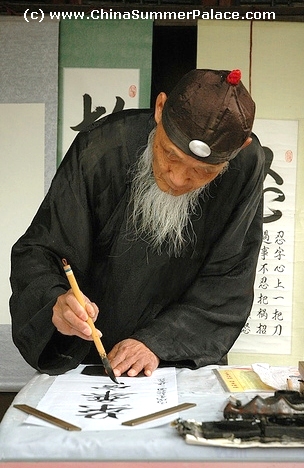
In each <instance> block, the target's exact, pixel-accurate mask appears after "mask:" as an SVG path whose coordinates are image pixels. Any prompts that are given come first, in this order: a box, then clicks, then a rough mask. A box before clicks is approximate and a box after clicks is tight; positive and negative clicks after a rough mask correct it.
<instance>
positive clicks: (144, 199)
mask: <svg viewBox="0 0 304 468" xmlns="http://www.w3.org/2000/svg"><path fill="white" fill-rule="evenodd" d="M154 133H155V131H153V132H151V134H150V137H149V141H148V146H147V148H146V149H145V151H144V152H143V154H142V156H141V157H140V158H139V161H138V164H137V167H136V173H135V177H134V179H133V181H132V186H131V200H130V203H131V206H132V204H133V208H132V212H131V215H130V219H129V223H131V226H132V228H133V229H132V231H133V232H134V233H135V237H136V238H142V239H144V240H145V241H146V242H148V243H149V244H150V245H151V247H152V249H153V250H154V251H156V252H157V253H160V252H161V251H162V250H163V249H165V251H166V252H167V253H168V254H169V255H170V256H173V255H174V256H175V257H179V256H180V255H181V253H182V251H183V249H184V248H185V246H186V245H188V244H189V243H191V242H192V243H194V242H195V234H194V232H193V230H192V223H191V220H190V217H191V215H192V214H194V213H195V212H196V210H197V208H198V207H199V204H198V200H199V198H198V197H199V194H200V193H201V192H202V190H204V189H206V186H205V187H201V188H199V189H196V190H194V191H192V192H189V193H186V194H184V195H179V196H174V195H170V194H169V193H166V192H163V191H162V190H160V189H159V188H158V185H157V183H156V182H155V178H154V175H153V170H152V159H153V152H152V145H153V138H154ZM129 227H130V226H129Z"/></svg>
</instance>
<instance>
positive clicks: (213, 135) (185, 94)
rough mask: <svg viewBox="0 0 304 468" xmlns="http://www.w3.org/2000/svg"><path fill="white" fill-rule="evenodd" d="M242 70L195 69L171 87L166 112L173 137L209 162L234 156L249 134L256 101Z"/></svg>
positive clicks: (165, 119)
mask: <svg viewBox="0 0 304 468" xmlns="http://www.w3.org/2000/svg"><path fill="white" fill-rule="evenodd" d="M240 79H241V72H240V70H233V71H228V70H192V71H190V72H189V73H187V74H186V75H185V76H184V77H183V78H182V79H181V80H180V81H179V83H178V84H177V85H176V87H175V88H174V89H173V91H171V93H170V94H169V96H168V99H167V100H166V102H165V104H164V108H163V112H162V124H163V127H164V130H165V132H166V134H167V136H168V137H169V139H170V140H171V141H172V142H173V143H174V144H175V145H176V146H177V147H178V148H180V149H181V150H182V151H183V152H184V153H186V154H188V155H190V156H192V157H194V158H196V159H198V160H200V161H204V162H206V163H208V164H220V163H222V162H225V161H229V160H230V159H232V158H234V157H235V156H236V155H237V153H238V152H239V150H240V149H241V147H242V145H243V144H244V143H245V141H246V140H247V138H248V137H249V135H250V133H251V129H252V125H253V121H254V114H255V104H254V102H253V100H252V98H251V96H250V94H249V93H248V91H247V89H246V88H245V86H244V85H243V83H242V82H241V81H240Z"/></svg>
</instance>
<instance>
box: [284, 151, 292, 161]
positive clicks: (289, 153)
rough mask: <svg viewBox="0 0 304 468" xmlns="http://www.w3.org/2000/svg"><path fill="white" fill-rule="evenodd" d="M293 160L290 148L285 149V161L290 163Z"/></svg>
mask: <svg viewBox="0 0 304 468" xmlns="http://www.w3.org/2000/svg"><path fill="white" fill-rule="evenodd" d="M292 160H293V152H292V151H291V150H287V151H286V152H285V161H286V162H288V163H290V162H291V161H292Z"/></svg>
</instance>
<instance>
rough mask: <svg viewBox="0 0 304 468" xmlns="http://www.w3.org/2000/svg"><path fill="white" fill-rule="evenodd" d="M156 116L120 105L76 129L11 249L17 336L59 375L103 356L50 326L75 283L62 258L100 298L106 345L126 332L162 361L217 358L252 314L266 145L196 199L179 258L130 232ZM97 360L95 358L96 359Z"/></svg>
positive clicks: (29, 353) (196, 363)
mask: <svg viewBox="0 0 304 468" xmlns="http://www.w3.org/2000/svg"><path fill="white" fill-rule="evenodd" d="M154 126H155V122H154V118H153V114H152V113H151V110H146V111H138V110H130V111H123V112H120V113H117V114H112V115H110V116H108V117H105V118H104V119H102V120H101V121H99V122H97V123H96V124H95V125H93V126H92V127H91V128H90V129H89V130H88V131H86V132H82V133H79V134H78V135H77V137H76V138H75V141H74V142H73V144H72V145H71V147H70V149H69V151H68V153H67V154H66V156H65V158H64V159H63V162H62V163H61V165H60V167H59V169H58V171H57V173H56V175H55V177H54V179H53V182H52V185H51V187H50V190H49V192H48V194H47V195H46V197H45V199H44V201H43V202H42V204H41V206H40V208H39V210H38V212H37V214H36V216H35V217H34V219H33V221H32V224H31V225H30V227H29V228H28V230H27V231H26V233H25V234H24V235H23V236H22V237H21V238H20V239H19V240H18V241H17V242H16V244H15V245H14V246H13V249H12V268H11V286H12V292H13V294H12V297H11V299H10V310H11V317H12V329H13V339H14V342H15V344H16V345H17V347H18V348H19V350H20V352H21V354H22V355H23V357H24V358H25V359H26V361H27V362H28V363H29V364H31V365H32V366H33V367H34V368H36V369H38V370H40V371H41V372H47V373H49V374H58V373H62V372H65V371H67V370H69V369H72V368H74V367H76V366H77V365H78V364H79V363H80V362H84V360H86V362H94V361H97V362H98V354H97V352H96V350H95V348H94V345H93V346H92V343H91V342H87V341H85V340H81V339H80V338H78V337H68V336H64V335H62V334H60V333H59V332H58V331H57V330H56V329H55V327H54V325H53V324H52V320H51V319H52V308H53V305H54V304H55V302H56V299H57V297H58V296H59V295H60V294H62V293H65V292H66V291H67V290H68V289H69V284H68V282H67V279H66V277H65V274H64V271H63V268H62V263H61V260H62V258H66V259H67V260H68V262H69V263H70V264H71V266H72V269H73V271H74V274H75V276H76V278H77V281H78V283H79V286H80V288H81V290H82V291H83V293H84V294H85V295H86V296H88V297H89V298H90V299H91V300H92V301H94V302H96V303H97V305H98V306H99V309H100V313H99V316H98V319H97V322H96V326H97V327H98V328H99V329H100V330H101V331H102V333H103V338H102V341H103V344H104V346H105V348H106V351H107V352H109V351H110V350H111V348H112V347H113V345H115V344H116V343H118V342H119V341H121V340H123V339H125V338H130V337H131V338H134V339H137V340H139V341H142V342H143V343H145V344H146V346H148V347H149V348H150V349H151V350H152V351H153V352H154V353H155V354H156V355H157V356H158V357H159V358H160V359H161V361H162V362H165V363H170V364H173V365H176V366H187V367H192V368H197V367H201V366H205V365H208V364H213V363H216V362H218V361H219V360H220V359H221V358H222V357H223V356H225V355H226V353H227V352H228V351H229V349H230V348H231V346H232V345H233V343H234V342H235V340H236V338H237V337H238V335H239V334H240V332H241V330H242V327H243V326H244V324H245V323H246V320H247V318H248V315H249V313H250V310H251V307H252V302H253V285H254V279H255V271H256V262H257V257H258V254H259V248H260V244H261V238H262V215H263V213H262V187H263V179H264V173H263V168H264V153H263V150H262V148H261V146H260V144H259V142H258V139H257V138H256V137H255V136H254V135H252V138H253V141H252V143H251V144H250V145H249V146H248V147H247V148H246V149H244V150H242V151H241V152H240V153H239V154H238V155H237V157H236V158H235V159H233V160H232V161H230V164H229V169H228V170H227V171H226V172H225V173H224V174H223V175H222V176H219V177H217V178H216V179H215V180H214V181H213V182H212V183H211V185H210V188H209V195H208V196H206V195H204V196H201V197H200V206H199V209H198V210H197V213H196V214H195V215H193V216H192V226H193V227H192V229H193V232H194V239H195V242H192V243H191V242H189V244H188V245H187V247H186V248H185V251H184V252H183V254H182V256H181V257H178V258H175V257H174V256H171V257H170V256H168V254H167V252H166V248H165V247H164V250H163V252H162V253H161V254H157V253H153V252H152V251H151V249H150V247H149V244H148V243H147V242H146V241H145V240H137V241H134V240H132V236H130V235H128V234H127V235H126V218H127V212H128V201H129V195H130V180H131V177H130V174H131V173H132V171H130V169H131V168H132V167H133V166H134V163H135V161H136V159H137V158H138V156H139V155H140V154H141V153H142V151H143V148H144V147H145V146H146V144H147V138H148V134H149V133H150V131H151V129H152V128H153V127H154ZM96 358H97V360H96Z"/></svg>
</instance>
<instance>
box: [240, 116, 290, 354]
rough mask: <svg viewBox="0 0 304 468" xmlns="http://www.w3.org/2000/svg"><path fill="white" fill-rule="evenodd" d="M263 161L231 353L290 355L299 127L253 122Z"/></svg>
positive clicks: (278, 123) (284, 123)
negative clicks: (248, 302)
mask: <svg viewBox="0 0 304 468" xmlns="http://www.w3.org/2000/svg"><path fill="white" fill-rule="evenodd" d="M254 133H255V134H256V135H257V136H258V137H259V139H260V142H261V144H262V146H263V147H264V151H265V156H266V167H265V180H264V219H263V221H264V224H263V241H262V246H261V249H260V254H259V259H258V265H257V274H256V281H255V296H254V303H253V307H252V311H251V314H250V317H249V319H248V321H247V323H246V324H245V326H244V328H243V330H242V333H241V335H240V337H239V338H238V340H237V341H236V343H235V345H234V347H233V350H232V351H236V352H247V353H264V354H290V353H291V335H292V289H293V264H294V234H295V233H294V230H295V229H294V220H295V190H296V169H297V138H298V122H297V121H287V120H284V121H283V120H257V121H256V122H255V125H254Z"/></svg>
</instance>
